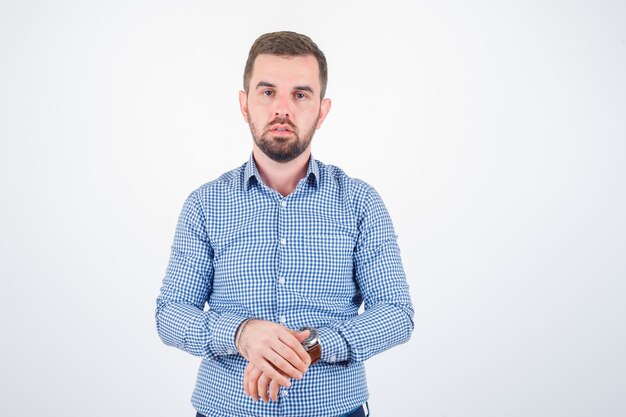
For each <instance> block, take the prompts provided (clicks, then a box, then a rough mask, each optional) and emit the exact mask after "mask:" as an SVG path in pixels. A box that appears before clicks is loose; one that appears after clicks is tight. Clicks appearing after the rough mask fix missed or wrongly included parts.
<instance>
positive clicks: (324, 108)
mask: <svg viewBox="0 0 626 417" xmlns="http://www.w3.org/2000/svg"><path fill="white" fill-rule="evenodd" d="M330 106H331V101H330V99H329V98H325V99H323V100H322V102H321V103H320V117H319V119H318V120H317V125H316V126H315V128H316V129H319V128H320V127H322V123H323V122H324V119H326V115H328V112H329V111H330Z"/></svg>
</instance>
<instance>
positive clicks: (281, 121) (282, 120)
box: [267, 116, 296, 131]
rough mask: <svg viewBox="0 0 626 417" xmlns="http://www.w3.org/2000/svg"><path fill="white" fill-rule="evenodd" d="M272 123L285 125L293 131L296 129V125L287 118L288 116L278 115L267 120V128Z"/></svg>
mask: <svg viewBox="0 0 626 417" xmlns="http://www.w3.org/2000/svg"><path fill="white" fill-rule="evenodd" d="M273 125H287V126H289V127H290V128H291V130H293V131H295V130H296V125H294V124H293V123H292V122H291V120H289V118H288V117H284V116H278V117H276V118H274V120H272V121H271V122H269V123H268V124H267V129H268V130H269V129H270V127H271V126H273Z"/></svg>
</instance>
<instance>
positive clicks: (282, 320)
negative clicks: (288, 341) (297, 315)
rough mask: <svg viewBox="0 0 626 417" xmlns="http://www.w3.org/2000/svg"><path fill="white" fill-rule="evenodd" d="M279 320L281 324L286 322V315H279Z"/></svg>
mask: <svg viewBox="0 0 626 417" xmlns="http://www.w3.org/2000/svg"><path fill="white" fill-rule="evenodd" d="M280 322H281V323H282V324H285V323H287V317H285V316H280Z"/></svg>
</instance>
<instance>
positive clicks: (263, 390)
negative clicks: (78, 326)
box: [257, 374, 270, 403]
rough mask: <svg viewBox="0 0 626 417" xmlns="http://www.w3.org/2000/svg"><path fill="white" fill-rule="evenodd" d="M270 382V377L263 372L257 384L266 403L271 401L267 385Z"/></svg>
mask: <svg viewBox="0 0 626 417" xmlns="http://www.w3.org/2000/svg"><path fill="white" fill-rule="evenodd" d="M269 383H270V379H269V378H268V377H267V375H265V374H263V375H261V377H260V378H259V381H258V384H257V386H258V392H259V395H260V396H261V399H262V400H263V402H266V403H267V402H269V401H270V399H269V396H268V394H267V387H268V385H269Z"/></svg>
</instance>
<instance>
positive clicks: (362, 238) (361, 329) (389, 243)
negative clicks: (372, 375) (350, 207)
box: [319, 188, 414, 362]
mask: <svg viewBox="0 0 626 417" xmlns="http://www.w3.org/2000/svg"><path fill="white" fill-rule="evenodd" d="M362 207H363V209H362V210H361V211H360V213H359V214H358V225H359V226H358V231H359V235H358V240H357V244H356V247H355V252H354V277H355V280H356V282H357V284H358V286H359V289H360V291H361V295H362V297H363V301H364V312H363V313H362V314H359V315H357V316H355V317H354V318H351V319H349V320H346V321H342V322H335V323H332V324H330V325H328V326H327V327H325V328H322V329H319V335H320V344H321V346H322V360H324V361H327V362H362V361H365V360H367V359H368V358H370V357H372V356H373V355H375V354H378V353H380V352H383V351H385V350H387V349H389V348H391V347H393V346H395V345H398V344H401V343H405V342H406V341H408V340H409V338H410V337H411V333H412V332H413V328H414V323H413V306H412V303H411V297H410V293H409V286H408V283H407V281H406V275H405V273H404V268H403V266H402V259H401V257H400V248H399V247H398V243H397V236H396V234H395V231H394V228H393V224H392V222H391V218H390V216H389V213H388V212H387V209H386V207H385V205H384V203H383V201H382V199H381V198H380V196H379V195H378V193H377V192H376V191H375V190H374V189H372V188H370V189H369V192H368V194H367V197H366V198H365V200H364V204H363V206H362Z"/></svg>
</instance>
